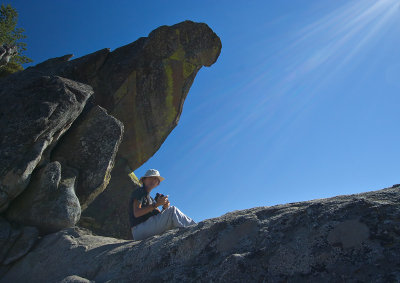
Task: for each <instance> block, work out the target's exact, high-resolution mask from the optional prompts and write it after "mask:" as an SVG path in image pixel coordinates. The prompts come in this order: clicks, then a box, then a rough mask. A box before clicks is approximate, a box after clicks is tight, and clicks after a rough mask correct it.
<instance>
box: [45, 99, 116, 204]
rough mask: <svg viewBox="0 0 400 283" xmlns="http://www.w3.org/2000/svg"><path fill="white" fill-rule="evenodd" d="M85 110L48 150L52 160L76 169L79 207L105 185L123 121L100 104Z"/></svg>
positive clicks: (99, 191)
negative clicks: (55, 145) (53, 147)
mask: <svg viewBox="0 0 400 283" xmlns="http://www.w3.org/2000/svg"><path fill="white" fill-rule="evenodd" d="M87 112H88V113H85V114H86V115H83V114H82V115H81V116H80V117H79V119H78V120H77V121H75V123H74V125H73V126H72V127H71V129H70V130H69V131H68V133H67V134H66V135H65V136H64V137H63V138H62V141H61V142H60V143H59V145H58V146H57V147H56V148H55V149H54V150H53V151H52V153H51V159H52V160H56V161H60V162H61V163H62V164H63V166H65V165H66V166H68V167H72V168H75V169H77V170H78V171H79V178H78V182H77V186H76V188H75V192H76V194H77V196H78V198H79V201H80V205H81V208H82V210H84V209H86V207H87V206H88V205H89V204H90V202H92V201H93V200H94V199H95V198H96V197H97V196H98V195H99V194H100V193H101V192H103V191H104V189H105V188H106V187H107V185H108V183H109V181H110V177H111V170H112V169H113V165H114V159H115V156H116V154H117V151H118V146H119V144H120V142H121V140H122V136H123V132H124V126H123V124H122V123H121V122H120V121H118V120H117V119H115V118H114V117H112V116H111V115H108V114H107V112H106V110H105V109H103V108H102V107H100V106H94V107H92V108H91V109H90V110H88V111H87Z"/></svg>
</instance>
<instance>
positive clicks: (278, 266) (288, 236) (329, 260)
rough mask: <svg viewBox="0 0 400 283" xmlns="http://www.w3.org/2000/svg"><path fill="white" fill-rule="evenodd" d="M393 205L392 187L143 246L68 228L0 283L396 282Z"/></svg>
mask: <svg viewBox="0 0 400 283" xmlns="http://www.w3.org/2000/svg"><path fill="white" fill-rule="evenodd" d="M399 204H400V187H399V186H396V187H392V188H387V189H383V190H380V191H374V192H368V193H363V194H356V195H349V196H338V197H334V198H329V199H320V200H313V201H307V202H297V203H290V204H286V205H277V206H272V207H257V208H252V209H247V210H242V211H234V212H231V213H228V214H225V215H223V216H221V217H218V218H214V219H208V220H205V221H202V222H200V223H198V224H196V225H194V226H191V227H188V228H184V229H175V230H170V231H168V232H166V233H164V234H163V235H160V236H154V237H151V238H149V239H147V240H143V241H124V240H117V239H114V238H107V237H100V236H93V235H91V234H90V233H88V232H87V231H84V230H80V229H74V228H69V229H65V230H62V231H60V232H58V233H54V234H51V235H48V236H46V237H44V238H43V239H42V240H41V241H40V243H39V244H38V245H36V246H35V248H34V250H33V251H32V252H30V253H29V254H28V255H26V256H25V257H24V258H23V259H21V260H19V261H18V262H16V263H15V264H14V265H13V266H12V267H11V268H10V270H9V271H8V272H7V273H6V274H5V275H4V276H3V278H2V279H0V281H1V282H25V280H26V278H30V282H62V280H69V279H68V278H71V276H72V277H74V276H75V278H78V279H79V278H82V280H92V281H96V282H106V281H107V282H156V281H169V282H182V281H183V282H198V281H200V282H211V281H212V282H215V281H223V282H244V281H252V282H254V281H256V282H282V281H283V282H357V281H358V282H397V281H399V279H400V205H399ZM79 280H80V279H79ZM67 282H68V281H67ZM78 282H79V281H78ZM83 282H84V281H83Z"/></svg>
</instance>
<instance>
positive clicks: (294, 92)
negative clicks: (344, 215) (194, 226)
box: [2, 0, 400, 221]
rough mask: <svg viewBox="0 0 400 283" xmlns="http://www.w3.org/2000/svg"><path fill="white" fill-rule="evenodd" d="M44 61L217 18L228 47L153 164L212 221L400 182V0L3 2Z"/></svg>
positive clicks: (174, 198) (201, 79)
mask: <svg viewBox="0 0 400 283" xmlns="http://www.w3.org/2000/svg"><path fill="white" fill-rule="evenodd" d="M2 3H10V4H12V5H13V6H14V7H15V8H16V9H17V10H18V11H19V14H20V21H19V24H20V27H23V28H25V30H26V35H27V36H28V38H27V40H26V42H27V43H28V50H27V52H26V55H27V56H29V57H31V58H32V59H33V60H34V61H35V62H34V64H37V63H40V62H42V61H43V60H46V59H48V58H52V57H57V56H61V55H65V54H70V53H73V54H74V55H75V58H77V57H80V56H83V55H86V54H88V53H91V52H94V51H96V50H99V49H102V48H105V47H109V48H111V49H115V48H117V47H119V46H122V45H125V44H127V43H130V42H132V41H135V40H136V39H137V38H139V37H141V36H147V35H148V33H150V32H151V31H152V30H153V29H155V28H157V27H158V26H160V25H172V24H175V23H178V22H181V21H183V20H186V19H189V20H193V21H197V22H205V23H207V24H208V25H209V26H210V27H211V28H212V29H213V30H214V31H215V32H216V33H217V34H218V35H219V36H220V38H221V41H222V45H223V47H222V52H221V55H220V57H219V59H218V61H217V62H216V64H214V65H213V66H212V67H210V68H203V69H202V70H201V71H200V72H199V74H198V75H197V77H196V79H195V81H194V84H193V86H192V88H191V90H190V92H189V95H188V97H187V99H186V101H185V105H184V108H183V113H182V116H181V119H180V122H179V125H178V126H177V127H176V128H175V130H174V131H173V132H172V133H171V134H170V136H169V137H168V138H167V140H166V141H165V143H164V144H163V145H162V147H161V149H160V150H159V151H158V152H157V153H156V154H155V155H154V156H153V157H152V158H151V159H150V160H149V161H148V162H147V163H145V164H144V165H143V166H142V167H141V168H139V169H137V170H136V171H135V173H136V175H137V176H138V177H140V176H141V175H143V174H144V172H145V171H146V170H147V169H149V168H156V169H158V170H159V171H160V172H161V175H162V176H164V177H165V178H166V180H165V181H164V182H163V183H162V184H161V185H160V186H159V187H158V188H156V189H155V191H158V192H161V193H164V194H169V195H170V201H171V203H172V204H174V205H176V206H177V207H179V208H180V209H181V210H182V211H183V212H185V213H186V214H188V215H189V216H191V217H192V218H194V219H195V220H196V221H201V220H204V219H206V218H211V217H217V216H220V215H222V214H224V213H226V212H229V211H233V210H237V209H245V208H251V207H255V206H270V205H275V204H281V203H288V202H295V201H302V200H310V199H315V198H324V197H330V196H335V195H340V194H351V193H359V192H364V191H370V190H377V189H381V188H384V187H388V186H392V185H393V184H396V183H400V174H399V173H400V170H399V169H400V165H399V164H400V163H399V160H400V147H399V142H400V131H399V125H400V115H399V108H400V107H399V106H400V93H399V91H400V79H399V75H400V52H399V46H400V6H399V5H400V2H399V1H398V0H335V1H331V0H301V1H300V0H280V1H264V0H263V1H261V0H260V1H232V0H230V1H225V0H219V1H194V0H193V1H188V0H186V1H173V0H171V1H150V0H149V1H128V0H125V1H101V0H91V1H84V0H82V1H71V0H68V1H66V0H57V1H54V0H49V1H42V0H37V1H28V0H26V1H2Z"/></svg>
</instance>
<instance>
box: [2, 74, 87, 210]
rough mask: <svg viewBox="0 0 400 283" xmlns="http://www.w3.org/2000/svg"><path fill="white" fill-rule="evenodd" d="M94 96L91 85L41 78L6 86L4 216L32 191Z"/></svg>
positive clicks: (22, 78) (15, 78)
mask: <svg viewBox="0 0 400 283" xmlns="http://www.w3.org/2000/svg"><path fill="white" fill-rule="evenodd" d="M92 93H93V90H92V88H91V87H90V86H88V85H85V84H82V83H78V82H75V81H71V80H69V79H65V78H61V77H57V76H42V74H41V73H40V72H36V73H33V72H21V73H16V74H13V75H10V76H9V77H7V79H1V80H0V212H3V211H4V210H6V208H7V207H8V205H9V203H10V201H12V200H13V199H14V198H15V197H17V196H18V195H19V194H20V193H21V192H22V191H23V190H24V189H25V188H26V186H27V185H28V183H29V180H30V177H31V174H32V172H33V170H34V169H35V168H36V166H37V165H38V164H39V162H40V161H41V160H42V161H43V160H44V159H46V158H44V156H47V155H48V154H45V153H46V152H47V153H49V152H50V149H51V148H52V147H53V146H54V145H55V144H56V142H57V141H58V139H59V138H60V137H61V136H62V135H63V134H64V133H65V132H66V131H67V130H68V128H69V127H70V126H71V124H72V122H73V121H74V120H75V119H76V118H77V117H78V115H79V114H80V113H81V112H82V110H83V108H84V106H85V103H86V100H87V99H88V98H89V97H90V96H91V95H92ZM45 150H46V152H45Z"/></svg>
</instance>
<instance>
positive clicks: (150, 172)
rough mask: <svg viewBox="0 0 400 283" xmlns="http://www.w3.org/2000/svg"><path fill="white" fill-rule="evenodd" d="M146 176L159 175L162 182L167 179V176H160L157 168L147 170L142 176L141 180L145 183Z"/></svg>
mask: <svg viewBox="0 0 400 283" xmlns="http://www.w3.org/2000/svg"><path fill="white" fill-rule="evenodd" d="M145 177H157V178H158V180H160V182H161V181H164V180H165V178H163V177H161V176H160V172H158V171H157V170H156V169H149V170H147V172H146V174H144V176H143V177H141V178H140V180H139V182H140V183H142V184H143V178H145Z"/></svg>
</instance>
